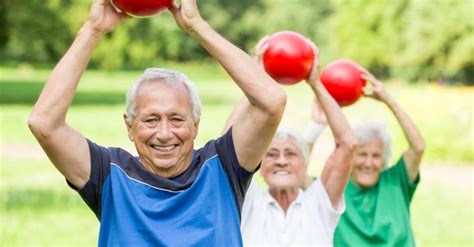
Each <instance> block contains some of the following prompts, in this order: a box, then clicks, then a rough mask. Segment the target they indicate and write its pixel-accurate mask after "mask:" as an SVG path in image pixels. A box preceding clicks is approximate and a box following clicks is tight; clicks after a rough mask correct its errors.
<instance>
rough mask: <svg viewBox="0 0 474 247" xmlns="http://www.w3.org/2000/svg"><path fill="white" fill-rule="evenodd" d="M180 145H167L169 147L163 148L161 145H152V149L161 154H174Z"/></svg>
mask: <svg viewBox="0 0 474 247" xmlns="http://www.w3.org/2000/svg"><path fill="white" fill-rule="evenodd" d="M177 146H178V145H167V146H161V145H151V147H152V148H153V149H155V150H157V151H159V152H162V153H169V152H172V151H173V150H175V149H176V147H177Z"/></svg>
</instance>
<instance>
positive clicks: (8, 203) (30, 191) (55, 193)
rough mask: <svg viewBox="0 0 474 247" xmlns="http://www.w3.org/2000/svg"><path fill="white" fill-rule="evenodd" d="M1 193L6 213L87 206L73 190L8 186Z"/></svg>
mask: <svg viewBox="0 0 474 247" xmlns="http://www.w3.org/2000/svg"><path fill="white" fill-rule="evenodd" d="M65 186H67V185H65ZM1 193H2V194H3V196H2V200H3V203H2V204H3V207H4V209H5V212H6V213H8V212H14V211H21V210H27V211H28V210H35V211H51V210H53V209H54V210H56V209H61V210H62V209H64V210H70V209H72V208H79V207H87V206H86V204H85V202H83V201H82V199H81V197H80V196H79V194H78V193H76V192H74V191H73V190H71V191H67V190H55V189H47V188H9V189H5V190H2V191H1Z"/></svg>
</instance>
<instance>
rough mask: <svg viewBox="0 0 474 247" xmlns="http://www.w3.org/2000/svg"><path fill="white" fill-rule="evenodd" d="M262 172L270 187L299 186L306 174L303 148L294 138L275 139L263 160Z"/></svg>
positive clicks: (285, 187)
mask: <svg viewBox="0 0 474 247" xmlns="http://www.w3.org/2000/svg"><path fill="white" fill-rule="evenodd" d="M261 174H262V176H263V178H264V179H265V182H266V183H267V184H268V187H269V188H278V189H287V188H292V189H294V188H296V189H297V188H299V187H300V186H301V184H302V183H303V179H304V177H305V174H306V165H305V163H304V158H303V154H302V152H301V150H300V149H299V148H298V146H297V145H296V144H295V143H294V141H293V139H292V138H287V139H286V140H285V141H283V142H281V141H278V140H275V139H274V140H273V142H272V143H271V145H270V148H269V149H268V151H267V153H266V154H265V157H264V158H263V160H262V168H261Z"/></svg>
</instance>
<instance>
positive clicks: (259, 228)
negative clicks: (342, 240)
mask: <svg viewBox="0 0 474 247" xmlns="http://www.w3.org/2000/svg"><path fill="white" fill-rule="evenodd" d="M339 202H340V203H339V205H337V207H336V208H333V207H332V204H331V201H330V200H329V196H328V194H327V192H326V190H325V189H324V186H323V185H322V183H321V181H320V179H318V180H317V181H315V182H314V183H313V184H312V185H311V186H310V187H309V188H308V189H307V190H306V191H303V190H301V189H300V190H299V192H298V196H297V198H296V200H295V201H294V202H293V203H291V205H290V207H289V208H288V211H287V214H286V215H285V212H284V211H283V209H281V207H280V205H279V204H278V203H277V201H276V200H275V199H274V198H273V197H272V196H271V195H270V193H269V192H268V190H263V189H261V188H259V187H258V185H257V184H255V183H254V182H252V183H251V184H250V187H249V189H248V191H247V194H246V195H245V200H244V205H243V208H242V223H241V229H242V238H243V241H244V246H262V245H263V246H302V245H304V246H332V245H333V237H334V230H335V229H336V225H337V223H338V221H339V218H340V217H341V214H342V213H343V212H344V210H345V204H344V198H341V199H340V200H339Z"/></svg>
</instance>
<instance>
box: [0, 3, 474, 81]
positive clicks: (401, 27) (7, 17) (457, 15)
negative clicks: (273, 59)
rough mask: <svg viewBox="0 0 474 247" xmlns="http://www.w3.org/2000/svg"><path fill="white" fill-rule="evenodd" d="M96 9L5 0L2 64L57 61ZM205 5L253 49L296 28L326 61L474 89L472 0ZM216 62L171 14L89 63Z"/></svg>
mask: <svg viewBox="0 0 474 247" xmlns="http://www.w3.org/2000/svg"><path fill="white" fill-rule="evenodd" d="M177 2H178V1H177ZM89 8H90V0H88V1H78V0H0V62H2V63H5V62H6V61H9V62H10V61H17V62H29V63H48V64H54V63H56V62H57V61H58V60H59V59H60V57H61V56H62V54H64V52H65V50H66V49H67V48H68V46H69V45H70V44H71V42H72V40H73V38H74V37H75V34H76V33H77V31H78V30H79V28H80V26H81V25H82V24H83V22H84V20H85V19H86V18H87V14H88V9H89ZM199 8H200V10H201V14H202V16H203V17H204V18H205V19H206V20H207V21H208V22H209V23H210V24H211V25H212V26H213V27H215V28H216V29H217V31H218V32H220V33H222V34H223V36H224V37H226V38H227V39H229V40H231V41H232V42H233V43H235V44H236V45H237V46H239V47H242V48H243V49H245V50H247V51H249V52H252V51H253V47H254V45H255V43H256V42H257V41H258V40H259V39H260V38H262V37H263V36H265V35H270V34H272V33H275V32H277V31H282V30H291V31H296V32H299V33H301V34H302V35H304V36H306V37H308V38H309V39H311V40H312V41H313V42H315V43H316V44H317V45H318V46H319V48H320V52H321V60H322V64H323V65H324V64H327V63H329V62H330V61H332V60H335V59H338V58H348V59H352V60H355V61H356V62H358V63H360V64H362V65H363V66H366V67H367V68H369V69H370V70H372V71H374V72H375V73H376V74H377V75H379V76H405V77H407V78H410V79H413V80H417V79H425V80H430V81H433V80H443V81H446V80H461V81H463V82H464V83H467V84H474V35H473V29H474V22H473V19H472V18H473V17H472V16H473V13H474V3H473V1H472V0H416V1H414V0H377V1H367V0H239V1H235V0H206V1H199ZM208 57H209V56H208V55H207V53H206V51H205V50H204V49H203V48H202V47H201V46H200V45H198V43H197V42H195V41H194V40H193V39H192V38H190V37H189V35H188V34H186V33H185V32H183V31H182V30H179V28H178V27H177V26H176V24H175V23H174V19H173V18H172V17H171V15H170V13H167V12H164V13H160V14H158V15H157V16H154V17H152V18H133V19H131V20H129V21H127V22H126V23H125V24H123V25H121V26H120V27H119V28H117V30H115V31H114V32H112V33H110V34H108V35H107V36H106V37H105V38H104V40H103V41H102V42H101V43H100V45H99V46H98V48H97V51H96V52H95V53H94V56H93V58H92V60H91V64H90V66H91V67H100V68H102V69H119V68H125V69H127V68H143V67H148V66H152V65H153V64H157V63H159V62H160V61H162V60H174V61H189V60H198V61H202V60H203V58H205V59H207V58H208Z"/></svg>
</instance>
